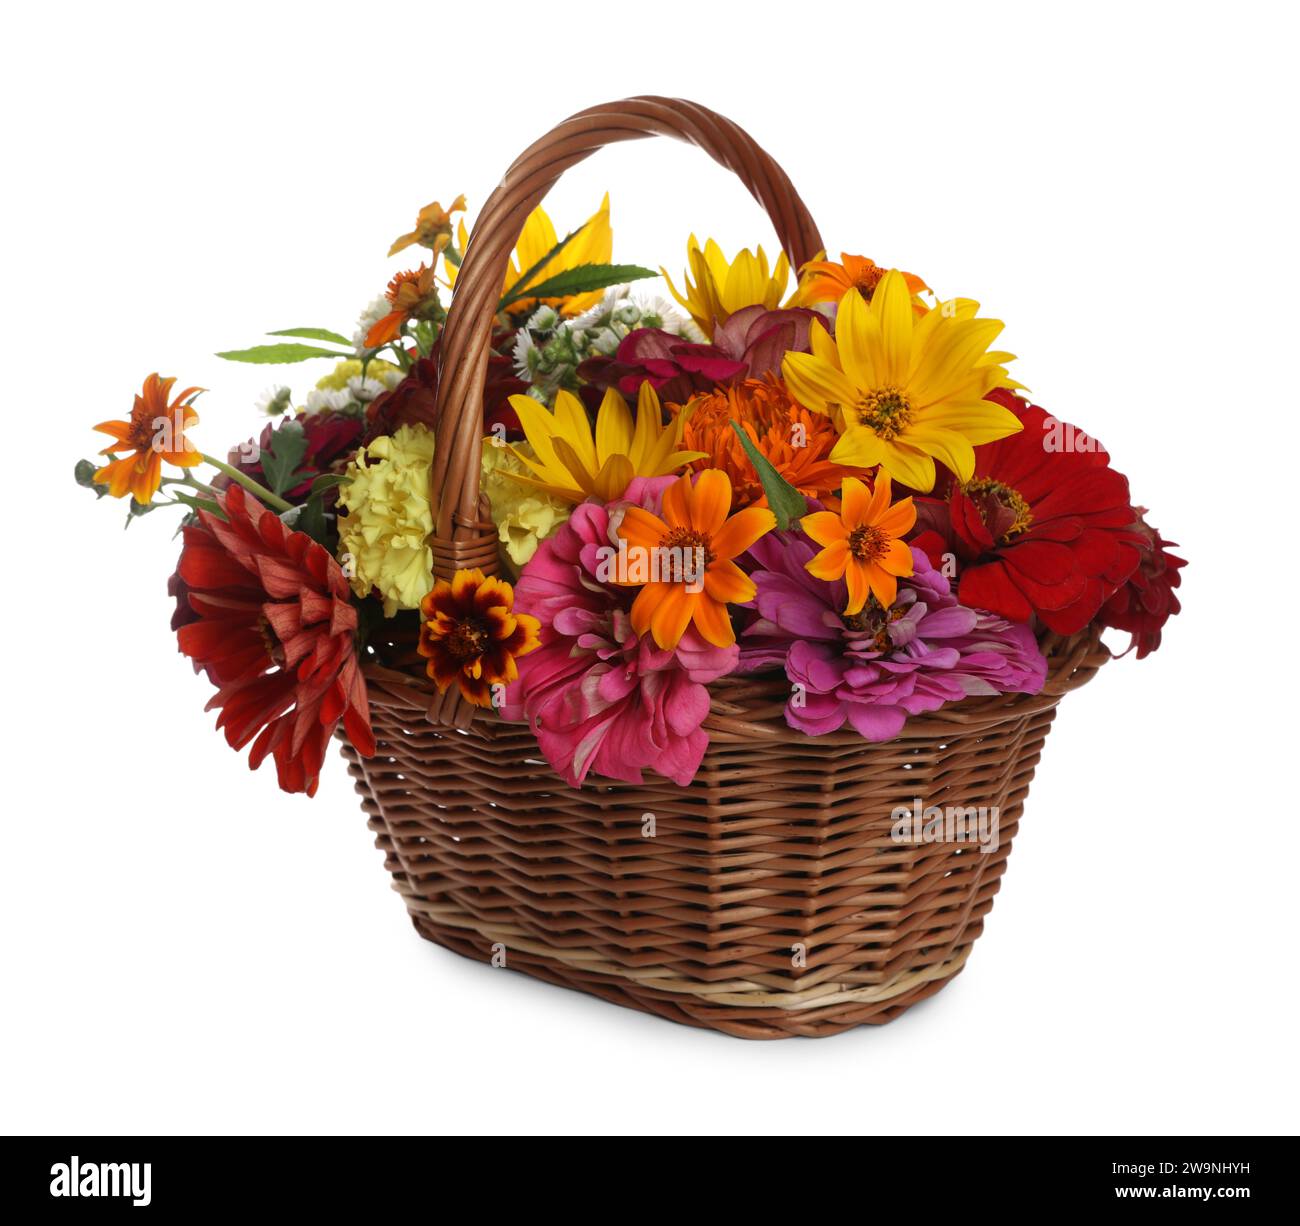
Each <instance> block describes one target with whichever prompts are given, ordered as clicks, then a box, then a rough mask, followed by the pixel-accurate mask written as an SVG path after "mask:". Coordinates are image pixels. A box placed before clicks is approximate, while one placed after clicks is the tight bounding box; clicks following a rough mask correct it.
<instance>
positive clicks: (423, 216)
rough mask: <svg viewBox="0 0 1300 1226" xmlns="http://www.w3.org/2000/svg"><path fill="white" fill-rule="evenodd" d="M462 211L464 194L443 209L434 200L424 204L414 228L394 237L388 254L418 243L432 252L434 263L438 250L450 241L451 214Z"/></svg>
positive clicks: (463, 208)
mask: <svg viewBox="0 0 1300 1226" xmlns="http://www.w3.org/2000/svg"><path fill="white" fill-rule="evenodd" d="M464 211H465V197H464V196H457V197H456V199H455V200H453V201H452V202H451V204H450V205H448V206H447V208H445V209H444V208H443V207H442V205H440V204H439V203H438V202H437V201H436V200H435V201H434V202H433V203H432V204H426V205H425V206H424V208H422V209H421V210H420V212H419V215H418V216H417V217H416V219H415V229H414V230H412V231H411V232H410V234H403V235H402V236H401V237H400V238H396V239H394V240H393V245H392V246H391V247H389V249H388V254H389V255H396V254H397V253H398V252H399V251H405V250H406V248H407V247H412V246H414V245H415V244H416V243H419V244H420V246H421V247H428V248H429V250H430V251H432V252H433V255H434V262H435V263H436V262H437V258H438V252H440V251H442V250H444V249H445V248H446V247H447V246H448V245H449V244H450V243H451V215H452V214H453V213H463V212H464Z"/></svg>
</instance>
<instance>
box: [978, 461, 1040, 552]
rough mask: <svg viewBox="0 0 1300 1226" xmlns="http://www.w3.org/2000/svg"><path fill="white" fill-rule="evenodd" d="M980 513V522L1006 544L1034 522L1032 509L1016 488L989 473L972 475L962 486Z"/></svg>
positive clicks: (999, 540) (995, 537) (994, 536)
mask: <svg viewBox="0 0 1300 1226" xmlns="http://www.w3.org/2000/svg"><path fill="white" fill-rule="evenodd" d="M961 488H962V493H963V494H965V495H966V497H967V498H969V499H970V500H971V501H972V502H973V503H974V504H975V508H976V510H978V511H979V513H980V518H981V519H982V520H983V521H984V526H985V527H986V528H987V529H988V530H989V533H990V534H991V535H992V536H993V538H994V539H995V540H996V541H998V542H999V543H1000V544H1006V542H1007V541H1009V540H1010V539H1011V538H1012V537H1013V536H1018V535H1019V534H1020V533H1021V532H1023V531H1024V530H1025V529H1026V528H1028V527H1029V525H1030V524H1032V523H1033V522H1034V513H1033V512H1032V511H1031V510H1030V509H1029V503H1028V502H1026V501H1025V498H1024V495H1023V494H1021V493H1020V491H1019V490H1014V489H1012V488H1011V486H1009V485H1003V483H1002V482H1001V481H995V480H994V479H993V478H992V477H975V478H974V479H973V480H970V481H967V482H966V484H965V485H963V486H962V487H961Z"/></svg>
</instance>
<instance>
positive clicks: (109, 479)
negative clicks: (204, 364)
mask: <svg viewBox="0 0 1300 1226" xmlns="http://www.w3.org/2000/svg"><path fill="white" fill-rule="evenodd" d="M175 382H176V380H175V379H160V378H159V377H158V375H157V374H156V373H155V374H152V375H150V376H149V377H148V378H147V379H146V380H145V381H144V388H143V389H142V391H141V392H140V393H139V394H138V395H137V396H136V398H135V406H134V408H132V410H131V419H130V420H129V421H101V422H100V423H99V425H97V426H96V427H95V429H96V430H102V431H103V432H104V433H105V434H110V435H112V436H113V438H114V439H115V440H116V441H115V442H114V443H112V444H110V445H109V446H107V447H105V448H104V449H103V451H101V452H100V453H99V454H100V455H116V453H117V452H119V451H121V450H122V449H123V448H124V447H125V448H127V449H128V451H129V452H130V454H129V455H124V456H119V457H118V458H117V459H115V460H110V461H109V462H108V463H107V464H105V465H104V467H103V468H98V469H96V470H95V480H96V482H98V483H99V484H100V485H106V486H108V492H109V493H110V494H111V495H112V496H113V497H114V498H124V497H125V496H126V495H127V494H130V495H131V497H132V498H134V499H135V500H136V502H138V503H141V504H143V503H147V502H149V501H150V500H151V499H152V498H153V496H154V495H155V494H156V493H157V492H158V487H159V486H160V485H161V484H162V466H163V461H164V460H165V461H166V462H167V463H168V464H174V465H176V467H177V468H193V467H194V466H195V465H196V464H201V463H202V462H203V456H202V455H201V454H200V453H199V452H197V451H195V450H194V449H193V448H191V447H190V443H189V439H188V438H187V437H186V433H185V432H186V431H187V430H189V429H190V427H191V426H196V425H198V422H199V415H198V414H197V413H196V412H195V411H194V407H193V399H194V397H195V396H197V395H198V394H199V393H200V392H201V391H202V390H203V389H202V388H201V387H187V388H186V389H185V390H184V391H183V392H180V393H178V394H177V396H176V399H175V400H173V401H172V402H171V404H170V405H169V404H168V403H167V396H168V393H169V392H170V391H171V388H172V384H173V383H175Z"/></svg>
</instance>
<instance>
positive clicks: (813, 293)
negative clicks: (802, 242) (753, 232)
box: [787, 252, 930, 311]
mask: <svg viewBox="0 0 1300 1226" xmlns="http://www.w3.org/2000/svg"><path fill="white" fill-rule="evenodd" d="M888 271H889V269H888V268H887V267H881V265H879V264H877V263H876V261H875V260H869V259H867V257H866V256H864V255H849V254H848V252H841V253H840V262H839V263H838V264H837V263H836V262H835V261H834V260H810V261H809V262H808V263H807V264H805V265H804V266H803V267H802V268H801V269H800V270H799V287H798V289H796V290H795V292H794V294H793V295H792V296H791V298H790V301H789V303H788V304H787V305H789V306H805V307H810V306H813V305H814V304H815V303H818V302H839V300H840V299H841V298H843V297H844V295H845V294H847V293H848V292H849V290H851V289H855V290H857V291H858V293H859V294H861V295H862V297H863V298H864V299H865V300H866V301H867V302H870V301H871V299H872V296H873V295H874V294H875V292H876V287H877V286H878V285H879V284H880V282H881V281H882V280H883V279H884V276H885V273H887V272H888ZM902 276H903V280H904V281H906V282H907V288H908V289H909V290H910V291H911V293H912V294H913V296H915V295H917V294H920V293H923V292H924V291H925V290H927V289H929V288H930V287H929V286H928V285H926V283H925V282H924V281H922V280H921V278H920V277H918V276H916V275H915V274H913V273H910V272H905V273H903V274H902ZM918 305H919V306H920V309H921V310H922V311H924V310H925V306H924V304H918Z"/></svg>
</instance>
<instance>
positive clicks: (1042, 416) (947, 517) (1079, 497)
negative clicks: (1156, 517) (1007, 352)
mask: <svg viewBox="0 0 1300 1226" xmlns="http://www.w3.org/2000/svg"><path fill="white" fill-rule="evenodd" d="M988 399H990V400H995V401H997V402H998V403H999V404H1002V405H1005V406H1006V407H1007V408H1009V409H1011V410H1012V411H1013V412H1014V413H1015V414H1016V415H1017V416H1018V417H1019V418H1020V420H1021V422H1022V423H1023V424H1024V429H1023V430H1021V431H1019V432H1018V433H1016V434H1013V435H1010V436H1009V437H1007V438H1003V439H998V440H997V441H996V442H993V443H986V444H984V445H983V446H981V447H976V448H975V473H974V476H973V477H972V478H971V480H969V481H967V482H966V483H965V484H964V485H963V484H961V483H960V482H958V481H957V480H956V479H955V478H953V477H952V476H951V475H949V476H948V478H947V480H946V483H944V482H940V484H939V485H938V486H936V492H937V493H938V494H939V495H940V497H941V498H946V505H943V506H938V505H936V503H935V502H934V501H932V500H918V523H919V524H920V525H921V526H922V527H924V528H929V529H931V530H932V531H929V532H922V534H921V536H920V537H918V539H917V541H916V544H918V545H919V546H921V547H922V548H924V549H925V550H926V552H927V553H930V554H931V555H932V557H933V556H934V555H935V554H936V553H938V552H941V551H943V550H944V549H945V548H947V549H950V550H951V551H953V552H955V553H956V555H957V559H958V562H959V566H960V577H959V586H958V589H957V590H958V596H959V598H960V600H961V602H962V604H964V605H969V606H970V607H971V608H976V609H987V610H989V612H991V613H997V614H999V615H1000V616H1002V617H1006V618H1009V619H1011V620H1012V621H1020V622H1024V621H1028V620H1029V619H1030V617H1032V616H1034V615H1035V614H1036V615H1037V616H1038V618H1039V619H1040V620H1041V621H1042V623H1043V624H1044V625H1045V626H1046V627H1047V628H1048V629H1049V630H1053V631H1055V632H1056V633H1057V634H1075V633H1077V632H1078V631H1080V630H1082V629H1083V628H1084V627H1085V626H1086V625H1087V624H1088V623H1089V622H1090V621H1092V619H1093V618H1094V617H1096V616H1097V612H1098V610H1099V609H1100V608H1101V606H1102V602H1103V601H1105V600H1106V599H1107V597H1109V596H1110V595H1111V593H1112V592H1114V591H1115V589H1116V588H1117V587H1118V586H1119V585H1120V584H1121V583H1123V582H1124V581H1125V580H1126V579H1127V578H1128V577H1129V576H1130V575H1131V574H1132V573H1133V570H1134V569H1135V568H1136V566H1137V564H1138V561H1139V558H1140V556H1141V555H1140V550H1141V548H1142V546H1143V538H1142V537H1141V536H1140V535H1139V534H1138V533H1137V532H1136V531H1135V530H1134V527H1133V510H1132V507H1131V506H1130V504H1129V492H1128V479H1127V478H1126V477H1125V476H1123V474H1121V473H1118V472H1116V471H1115V470H1114V469H1113V468H1111V467H1110V456H1109V455H1108V454H1107V453H1106V451H1105V449H1104V448H1103V447H1102V446H1101V445H1100V444H1099V443H1097V442H1096V441H1095V440H1093V439H1090V438H1089V437H1088V436H1087V435H1085V434H1083V433H1082V432H1081V431H1077V430H1075V429H1074V428H1073V427H1072V426H1068V425H1066V424H1065V423H1063V422H1059V421H1057V419H1056V418H1054V417H1051V416H1050V415H1049V414H1048V413H1046V412H1045V411H1044V410H1043V409H1040V408H1039V407H1038V406H1037V405H1032V404H1028V403H1026V402H1025V401H1023V400H1021V399H1020V398H1019V397H1017V396H1015V395H1013V394H1012V393H1010V392H1007V391H1002V390H999V391H995V392H991V393H990V394H989V396H988ZM922 503H924V505H922ZM936 512H938V516H936ZM933 530H937V531H938V536H936V535H935V534H934V531H933Z"/></svg>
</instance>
